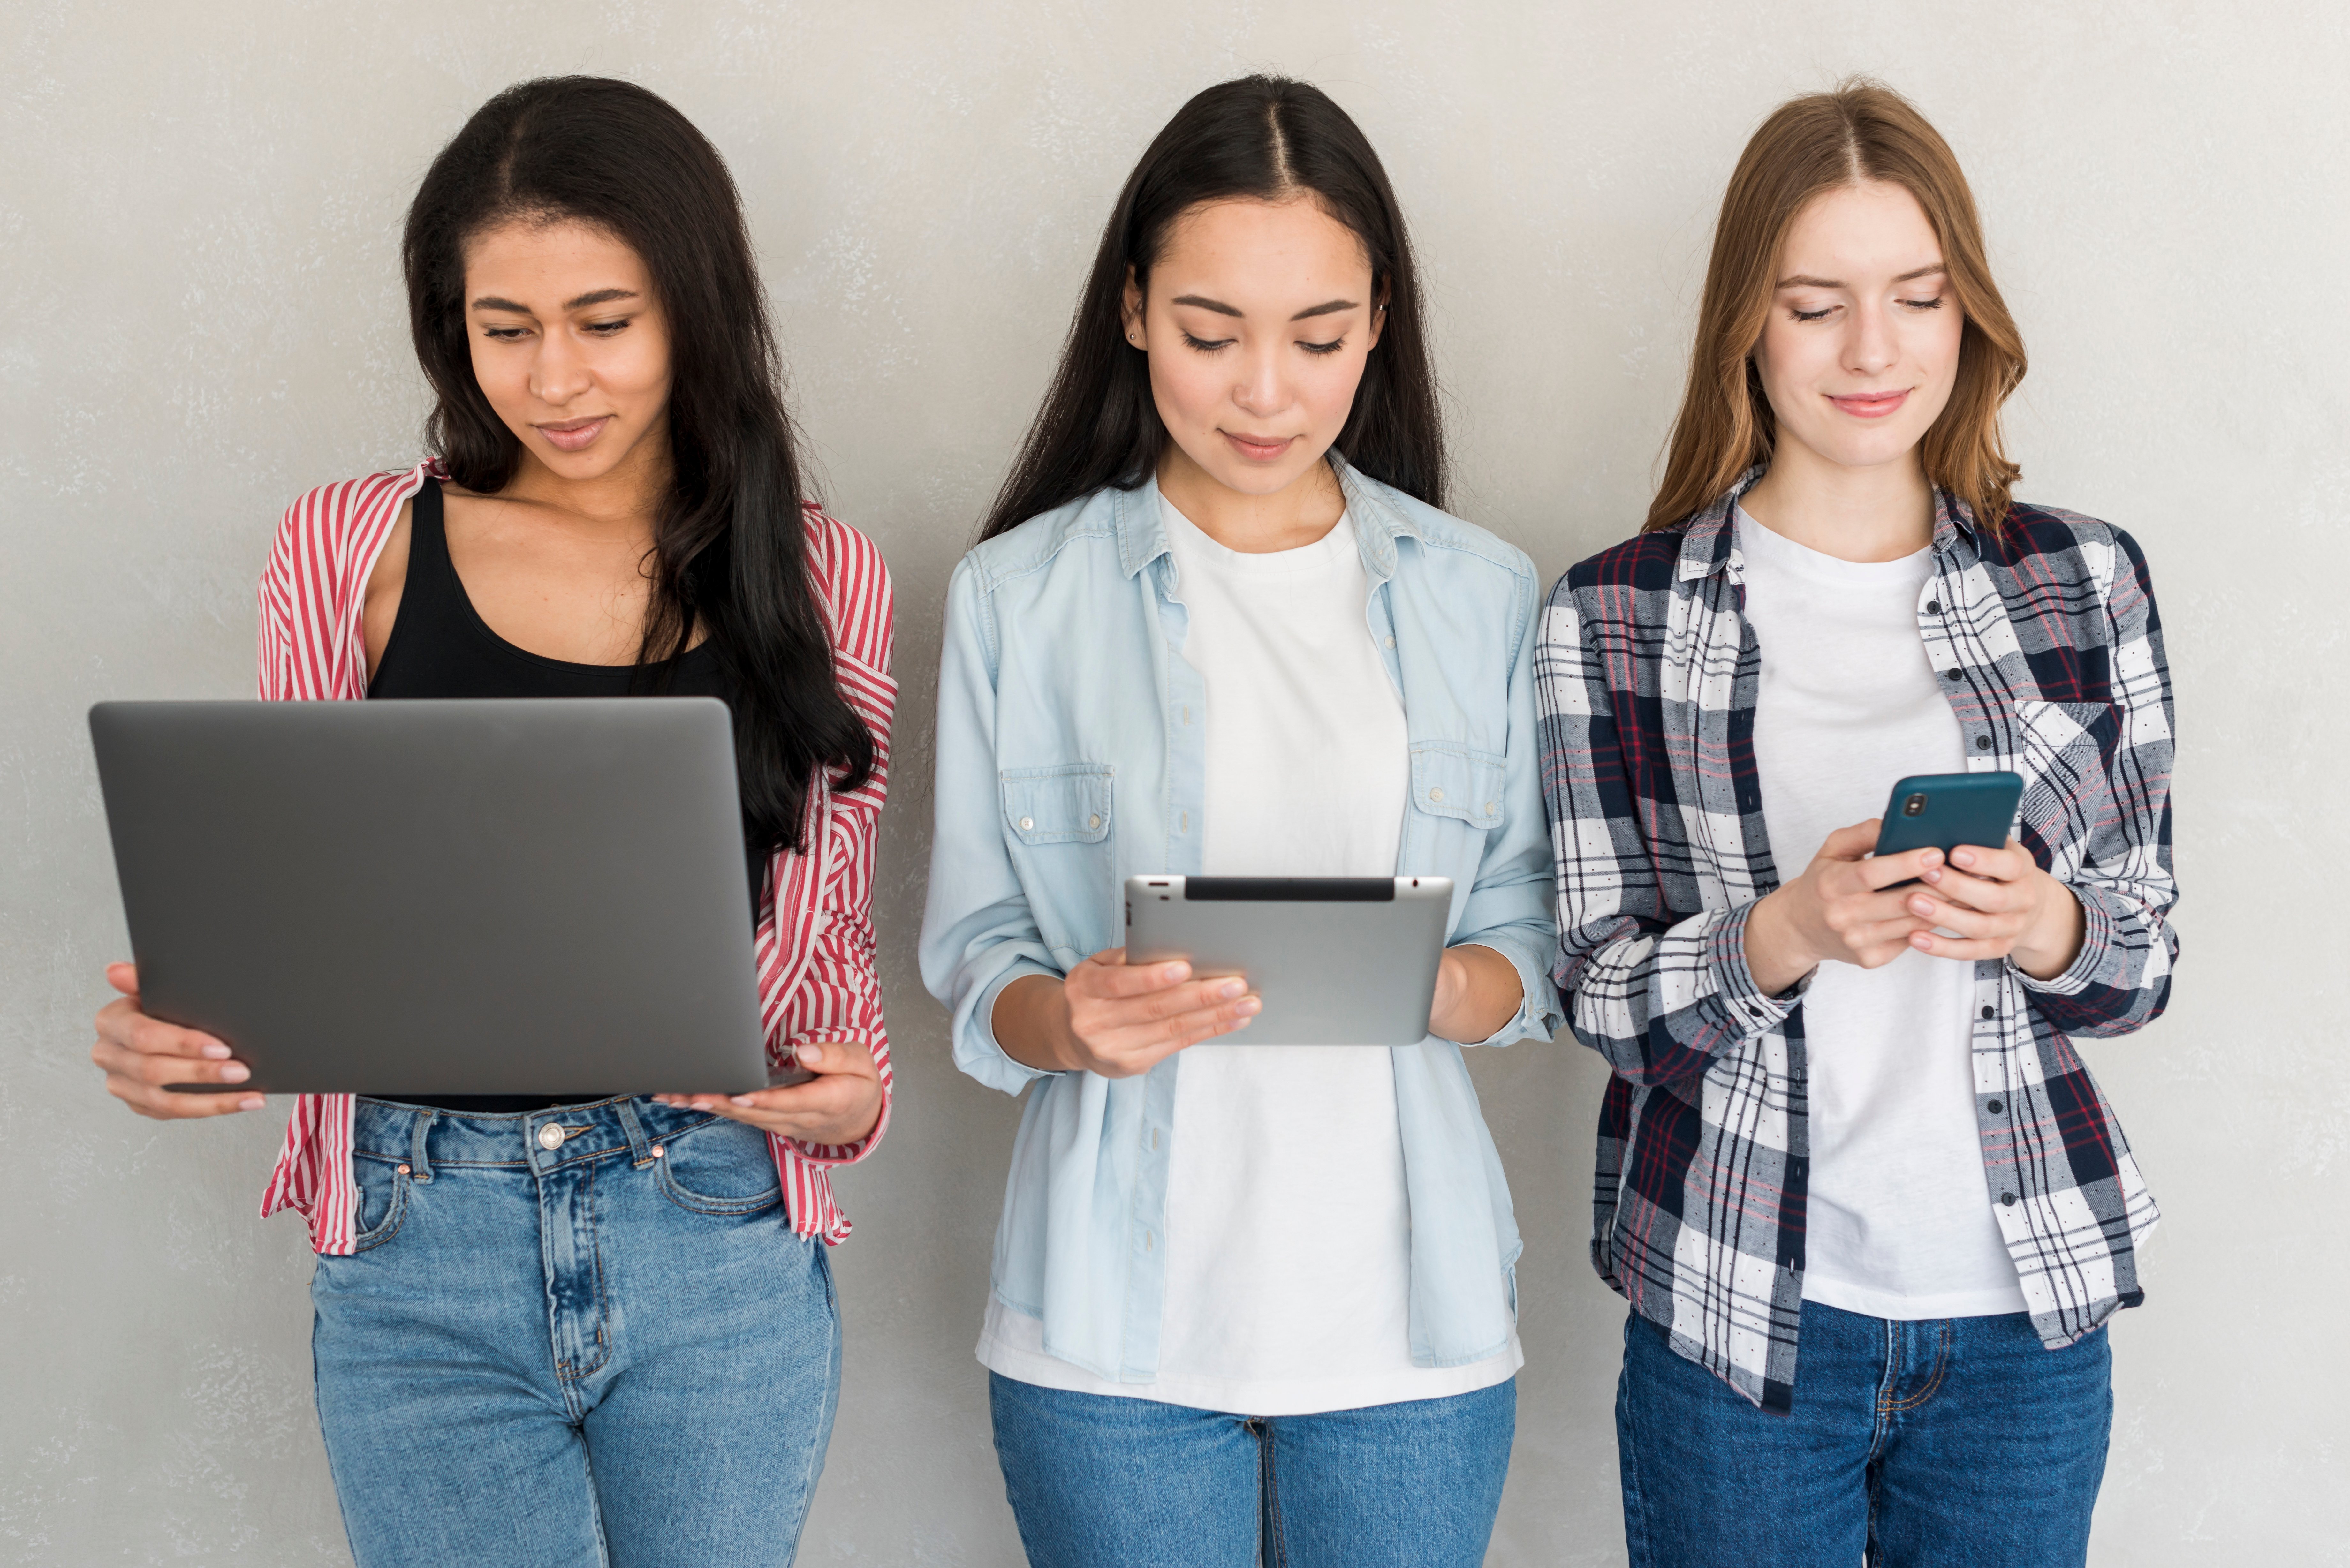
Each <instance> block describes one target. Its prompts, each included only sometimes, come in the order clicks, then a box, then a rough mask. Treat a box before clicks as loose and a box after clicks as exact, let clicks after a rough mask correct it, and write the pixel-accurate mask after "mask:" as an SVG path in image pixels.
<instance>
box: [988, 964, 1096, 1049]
mask: <svg viewBox="0 0 2350 1568" xmlns="http://www.w3.org/2000/svg"><path fill="white" fill-rule="evenodd" d="M988 1027H989V1028H990V1029H991V1030H992V1031H993V1033H994V1035H995V1043H996V1044H998V1045H1000V1046H1002V1047H1003V1054H1005V1055H1007V1056H1009V1057H1011V1058H1012V1059H1013V1060H1014V1062H1017V1063H1019V1064H1021V1065H1022V1066H1024V1067H1028V1068H1031V1069H1034V1070H1035V1071H1036V1072H1039V1073H1071V1072H1076V1071H1078V1070H1080V1069H1081V1067H1082V1065H1083V1064H1081V1063H1080V1062H1079V1061H1078V1060H1077V1057H1076V1037H1075V1035H1073V1034H1072V1033H1070V1030H1069V999H1068V994H1067V992H1066V990H1065V989H1064V987H1063V984H1062V982H1061V981H1057V980H1055V979H1053V978H1051V977H1050V976H1047V975H1041V974H1024V975H1022V976H1021V977H1020V978H1019V979H1018V980H1015V981H1013V982H1012V983H1011V984H1010V985H1007V986H1005V987H1004V988H1003V990H1002V991H1001V992H997V993H996V998H995V1011H994V1012H993V1014H992V1015H991V1016H990V1019H989V1024H988Z"/></svg>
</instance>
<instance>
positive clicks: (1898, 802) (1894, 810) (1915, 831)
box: [1877, 773, 2023, 855]
mask: <svg viewBox="0 0 2350 1568" xmlns="http://www.w3.org/2000/svg"><path fill="white" fill-rule="evenodd" d="M2022 800H2023V775H2022V774H2010V773H1995V774H1911V775H1910V776H1909V777H1908V778H1906V779H1903V780H1901V781H1900V782H1899V783H1898V784H1895V785H1894V786H1893V794H1892V796H1891V798H1889V799H1888V800H1887V801H1886V803H1885V823H1884V826H1881V827H1879V828H1878V829H1877V854H1879V855H1898V854H1900V853H1901V852H1902V851H1904V850H1908V849H1939V850H1940V851H1941V852H1942V853H1943V854H1945V855H1947V854H1949V853H1950V851H1951V850H1953V849H1956V848H1957V847H1958V846H1960V845H1961V844H1967V845H1972V846H1975V847H1976V848H1978V849H1998V848H2000V847H2002V846H2004V845H2005V844H2006V843H2007V836H2008V829H2010V828H2011V827H2012V826H2015V808H2016V807H2017V805H2020V804H2022Z"/></svg>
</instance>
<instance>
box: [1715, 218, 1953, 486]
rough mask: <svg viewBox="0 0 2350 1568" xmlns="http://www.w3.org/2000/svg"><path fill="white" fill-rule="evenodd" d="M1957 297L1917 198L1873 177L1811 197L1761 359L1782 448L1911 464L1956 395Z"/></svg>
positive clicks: (1828, 458) (1784, 261) (1835, 458)
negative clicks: (1952, 392) (1791, 446)
mask: <svg viewBox="0 0 2350 1568" xmlns="http://www.w3.org/2000/svg"><path fill="white" fill-rule="evenodd" d="M1964 326H1965V321H1964V319H1963V318H1962V317H1960V314H1959V302H1958V300H1957V299H1956V298H1955V297H1954V296H1952V295H1951V293H1950V278H1949V276H1948V275H1946V274H1945V273H1944V271H1943V269H1942V245H1941V242H1940V241H1939V240H1938V239H1936V238H1935V237H1934V227H1933V225H1932V224H1931V223H1928V222H1927V221H1926V214H1925V213H1924V211H1923V210H1922V209H1920V208H1919V207H1918V200H1917V198H1916V197H1914V196H1912V195H1910V194H1909V192H1908V191H1907V190H1904V189H1903V188H1902V187H1901V186H1898V185H1892V184H1887V183H1884V182H1877V181H1871V182H1867V183H1866V184H1860V185H1849V186H1846V187H1844V188H1842V189H1839V190H1835V191H1830V192H1827V193H1826V194H1825V195H1821V196H1816V197H1814V198H1813V200H1812V201H1811V202H1810V203H1809V204H1808V205H1806V206H1805V207H1804V210H1803V211H1802V212H1801V213H1797V214H1796V216H1795V222H1794V226H1793V227H1791V228H1790V229H1789V230H1788V232H1787V243H1786V248H1785V251H1784V254H1783V255H1782V256H1781V258H1780V263H1779V280H1778V287H1777V289H1776V290H1775V292H1774V293H1773V297H1772V301H1771V316H1770V319H1769V321H1768V323H1767V324H1766V325H1765V326H1764V327H1763V337H1762V341H1760V342H1759V343H1757V344H1756V345H1755V346H1754V365H1755V368H1756V369H1757V370H1759V371H1760V372H1761V374H1762V379H1763V392H1764V394H1765V395H1766V396H1768V397H1769V398H1770V400H1771V412H1772V413H1773V415H1774V416H1775V417H1776V418H1777V420H1778V423H1779V451H1780V452H1782V453H1785V452H1787V450H1788V443H1790V442H1793V443H1794V445H1795V446H1796V447H1798V448H1801V449H1802V453H1801V455H1803V456H1805V457H1816V458H1819V459H1822V460H1825V462H1831V463H1835V464H1838V465H1840V466H1843V467H1846V468H1870V467H1875V466H1877V465H1878V464H1882V463H1888V462H1915V461H1916V460H1915V458H1914V456H1913V455H1912V454H1913V453H1914V452H1916V450H1917V447H1918V441H1920V440H1921V439H1923V438H1924V436H1925V434H1926V431H1928V430H1929V429H1930V428H1932V426H1933V423H1934V421H1935V420H1937V419H1938V418H1939V417H1940V416H1941V412H1942V409H1943V406H1944V405H1945V404H1947V403H1949V401H1950V388H1951V385H1952V383H1953V382H1954V381H1955V380H1956V379H1957V377H1958V370H1959V337H1960V328H1961V327H1964Z"/></svg>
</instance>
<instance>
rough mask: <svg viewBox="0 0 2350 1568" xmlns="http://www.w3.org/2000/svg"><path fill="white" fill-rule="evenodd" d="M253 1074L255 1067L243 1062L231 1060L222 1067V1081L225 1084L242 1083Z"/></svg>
mask: <svg viewBox="0 0 2350 1568" xmlns="http://www.w3.org/2000/svg"><path fill="white" fill-rule="evenodd" d="M252 1076H253V1069H252V1068H250V1067H248V1066H246V1065H245V1064H244V1063H242V1062H231V1063H230V1064H228V1065H227V1066H225V1067H223V1068H222V1069H221V1082H222V1083H224V1084H242V1083H244V1081H245V1080H246V1079H247V1078H250V1077H252Z"/></svg>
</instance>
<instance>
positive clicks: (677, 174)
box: [401, 77, 874, 848]
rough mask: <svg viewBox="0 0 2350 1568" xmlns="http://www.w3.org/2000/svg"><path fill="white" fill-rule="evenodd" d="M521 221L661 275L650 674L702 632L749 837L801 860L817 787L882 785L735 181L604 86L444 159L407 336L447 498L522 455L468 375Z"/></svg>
mask: <svg viewBox="0 0 2350 1568" xmlns="http://www.w3.org/2000/svg"><path fill="white" fill-rule="evenodd" d="M517 219H520V220H523V221H525V222H561V221H566V220H569V221H575V222H577V223H587V224H589V225H591V226H593V227H595V228H597V229H600V230H602V231H603V232H604V233H606V234H610V235H612V236H613V237H615V238H616V239H618V240H619V241H620V242H621V243H622V244H626V245H628V246H629V248H630V249H632V250H634V251H635V252H636V253H637V254H638V255H639V256H640V257H642V258H643V260H644V264H645V270H646V271H647V272H648V273H650V275H651V276H652V283H653V291H654V293H655V295H656V296H658V297H659V299H660V306H661V310H662V313H663V315H664V317H666V318H667V321H668V325H669V332H670V356H671V362H670V400H669V440H670V448H671V452H670V462H671V489H670V494H669V497H668V501H667V504H665V505H664V506H663V508H662V510H661V513H660V517H659V518H658V519H657V520H656V522H655V524H654V533H653V548H652V560H651V566H652V577H653V593H652V602H651V604H650V607H648V609H647V611H646V618H645V628H644V636H643V639H642V640H641V642H640V644H639V649H638V662H639V666H646V665H651V664H655V663H658V662H660V661H662V660H666V659H670V658H672V657H674V656H675V655H677V654H679V653H681V652H683V651H684V649H686V648H687V646H688V645H689V644H690V643H691V641H692V639H693V632H694V628H695V627H696V626H697V625H699V626H701V627H702V628H705V629H706V630H707V632H708V638H709V646H710V647H711V648H712V650H713V652H714V653H715V655H716V657H717V658H718V659H719V660H720V662H721V664H722V665H723V668H724V670H725V671H726V674H727V676H728V677H729V680H730V685H731V687H732V689H733V692H734V697H733V701H732V703H731V706H732V708H733V717H734V744H735V761H736V772H737V774H738V778H739V782H740V784H741V788H742V794H743V817H744V820H745V822H746V824H747V825H748V826H749V828H750V830H751V831H752V832H753V833H754V835H755V836H757V837H758V838H759V839H761V840H762V841H763V842H764V843H765V844H767V845H768V846H791V847H794V848H800V847H804V845H803V843H802V837H803V830H804V818H805V816H806V810H807V800H808V794H809V790H810V787H811V785H812V784H813V783H814V782H815V773H816V769H817V768H819V767H827V766H829V767H832V768H835V769H837V770H839V773H840V780H841V787H843V788H852V789H853V788H855V787H856V786H857V785H858V784H862V783H863V782H864V781H865V779H866V778H867V777H868V775H869V774H871V772H872V768H873V751H874V747H873V736H872V734H871V733H870V732H868V730H867V729H866V728H865V725H864V723H863V722H862V721H860V720H859V719H858V716H857V712H856V711H855V710H854V709H852V708H851V707H849V705H848V703H847V701H846V700H845V699H843V698H842V696H841V695H840V691H839V689H838V688H837V686H835V684H834V683H833V668H832V642H831V639H830V637H829V635H828V634H827V628H826V625H825V620H824V616H823V613H822V611H821V610H820V609H819V608H818V607H817V604H816V594H815V591H814V588H813V587H812V585H811V584H810V582H809V580H808V563H807V524H806V519H805V518H804V517H803V516H802V515H801V512H800V501H801V489H800V462H799V456H798V453H797V451H796V448H795V441H794V439H793V434H792V427H791V421H790V420H789V419H788V418H787V417H786V415H785V410H784V399H783V371H782V362H781V358H780V357H779V356H778V355H777V353H776V351H775V337H774V334H773V333H772V332H771V331H770V329H769V327H768V324H767V305H766V293H765V290H764V289H763V288H762V287H761V286H760V283H759V271H758V265H757V263H756V262H755V261H754V258H753V254H752V250H751V236H750V234H749V231H748V230H747V229H746V228H745V227H744V226H743V207H742V202H741V199H740V197H739V196H738V195H737V193H736V192H735V189H734V182H733V178H732V177H731V176H730V175H729V174H728V173H727V171H726V164H725V161H723V159H721V158H720V157H719V156H718V150H717V149H716V148H714V147H712V146H711V144H710V142H709V140H707V139H706V138H704V137H703V136H702V133H701V132H700V131H699V130H695V129H694V128H693V125H692V123H691V121H689V120H688V119H686V118H685V116H683V115H681V114H680V113H679V112H678V111H677V110H676V109H673V108H671V106H670V105H669V104H668V103H667V102H666V101H664V100H663V99H660V98H659V97H656V96H655V95H654V94H652V93H650V92H648V91H646V90H645V89H644V88H640V87H638V86H637V85H636V84H634V83H633V82H624V81H613V80H609V79H607V78H600V77H548V78H541V79H539V80H536V81H526V82H520V83H517V84H515V86H513V87H510V88H506V89H505V91H504V92H502V93H500V94H498V95H497V97H495V98H494V99H490V101H489V102H487V103H485V104H484V105H483V106H482V107H481V109H479V110H477V111H476V112H475V113H474V115H473V119H469V120H467V121H466V122H465V127H464V129H463V130H460V131H458V132H457V134H456V136H455V137H454V138H453V139H452V140H451V141H450V143H449V145H448V146H446V147H444V148H442V150H441V154H440V156H439V157H437V158H435V159H434V160H433V161H432V168H431V169H430V170H428V171H426V173H425V176H424V182H423V184H422V185H421V187H419V188H418V190H417V192H416V200H415V202H413V203H412V204H411V206H410V207H409V209H408V231H407V234H406V236H405V239H404V240H403V242H402V245H401V256H402V260H403V261H404V263H405V264H406V268H407V274H408V309H409V322H410V327H411V330H412V332H413V334H414V337H415V339H416V357H417V358H418V359H420V360H421V361H422V363H423V366H424V375H425V379H427V380H429V381H431V382H432V390H433V393H434V395H435V397H436V398H437V399H438V403H437V405H436V407H435V408H434V409H433V410H432V418H431V420H430V421H429V423H428V424H427V427H426V439H427V440H428V441H430V442H431V443H432V450H433V451H435V452H439V453H440V454H441V456H442V460H443V461H444V462H446V463H447V464H448V467H449V476H450V477H451V478H452V479H453V480H455V481H456V482H457V483H459V484H462V485H463V486H464V487H465V488H466V489H468V490H474V491H479V492H481V493H484V494H490V493H495V492H497V491H499V490H501V489H503V488H504V486H505V484H506V483H507V482H508V481H509V480H511V479H512V478H513V477H514V473H515V468H516V466H517V465H518V464H519V462H521V457H522V444H521V442H520V441H517V440H516V439H515V433H514V431H511V430H509V429H507V428H506V424H505V421H504V420H501V419H500V418H498V416H497V413H496V410H494V409H492V408H491V407H490V401H489V399H488V398H486V397H484V395H483V392H482V389H481V385H480V383H479V382H478V381H476V380H475V379H474V378H473V353H472V349H471V345H470V342H469V340H468V337H467V328H466V325H465V299H464V293H465V245H466V243H467V242H468V241H469V240H471V239H472V238H473V236H474V235H476V234H481V233H482V232H483V231H484V230H485V229H489V228H493V227H495V226H496V225H498V224H501V223H509V222H513V221H515V220H517Z"/></svg>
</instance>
